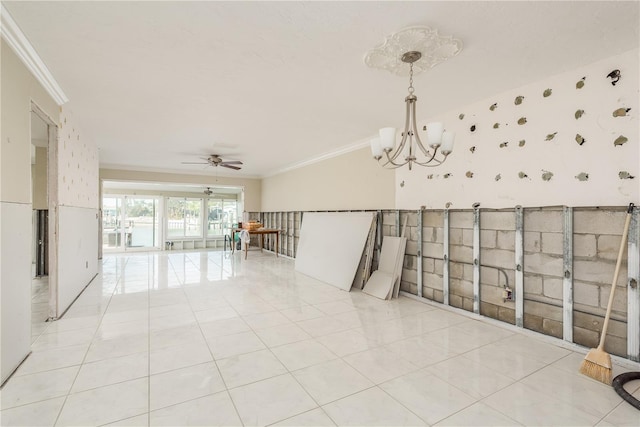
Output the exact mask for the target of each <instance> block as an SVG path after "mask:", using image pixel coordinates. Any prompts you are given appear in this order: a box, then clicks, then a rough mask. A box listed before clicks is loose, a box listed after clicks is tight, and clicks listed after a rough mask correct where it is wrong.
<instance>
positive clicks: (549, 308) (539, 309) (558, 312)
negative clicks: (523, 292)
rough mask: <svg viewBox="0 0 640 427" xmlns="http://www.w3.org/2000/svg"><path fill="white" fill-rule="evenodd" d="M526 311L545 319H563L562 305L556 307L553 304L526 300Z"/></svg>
mask: <svg viewBox="0 0 640 427" xmlns="http://www.w3.org/2000/svg"><path fill="white" fill-rule="evenodd" d="M524 312H525V313H528V314H532V315H534V316H539V317H542V318H544V319H551V320H557V321H558V322H561V321H562V307H556V306H553V305H551V304H545V303H542V302H538V301H526V300H525V302H524Z"/></svg>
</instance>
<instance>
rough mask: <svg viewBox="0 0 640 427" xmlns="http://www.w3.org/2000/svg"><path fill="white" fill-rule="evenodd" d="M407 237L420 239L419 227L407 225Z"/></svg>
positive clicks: (415, 239)
mask: <svg viewBox="0 0 640 427" xmlns="http://www.w3.org/2000/svg"><path fill="white" fill-rule="evenodd" d="M405 237H406V238H407V240H408V241H410V242H411V241H414V242H417V241H418V227H407V229H406V230H405Z"/></svg>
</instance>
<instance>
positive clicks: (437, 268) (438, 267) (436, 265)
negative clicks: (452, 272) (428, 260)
mask: <svg viewBox="0 0 640 427" xmlns="http://www.w3.org/2000/svg"><path fill="white" fill-rule="evenodd" d="M443 268H444V261H443V260H441V259H436V260H434V261H433V270H434V271H433V272H434V273H436V274H439V275H440V276H442V271H443Z"/></svg>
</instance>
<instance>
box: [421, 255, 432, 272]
mask: <svg viewBox="0 0 640 427" xmlns="http://www.w3.org/2000/svg"><path fill="white" fill-rule="evenodd" d="M422 269H423V270H424V271H425V272H427V273H433V272H434V269H435V260H434V259H433V258H422Z"/></svg>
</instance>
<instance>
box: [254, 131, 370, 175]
mask: <svg viewBox="0 0 640 427" xmlns="http://www.w3.org/2000/svg"><path fill="white" fill-rule="evenodd" d="M370 139H371V138H370V137H369V138H365V139H361V140H360V141H357V142H354V143H353V144H349V145H346V146H343V147H341V148H338V149H337V150H333V151H329V152H327V153H324V154H321V155H319V156H317V157H313V158H311V159H309V160H304V161H302V162H299V163H294V164H292V165H290V166H285V167H284V168H281V169H277V170H274V171H271V172H269V173H267V174H264V175H262V178H269V177H272V176H274V175H279V174H281V173H284V172H289V171H291V170H294V169H299V168H303V167H305V166H309V165H312V164H314V163H319V162H322V161H324V160H328V159H331V158H333V157H338V156H341V155H343V154H347V153H350V152H352V151H356V150H359V149H361V148H365V147H368V146H369V144H370V142H369V141H370Z"/></svg>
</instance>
